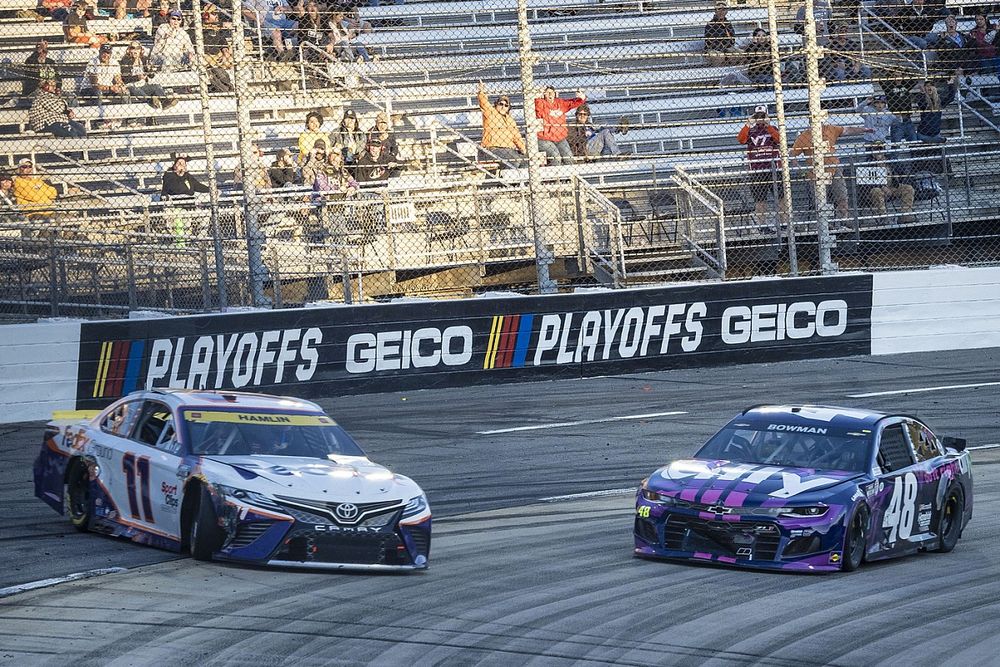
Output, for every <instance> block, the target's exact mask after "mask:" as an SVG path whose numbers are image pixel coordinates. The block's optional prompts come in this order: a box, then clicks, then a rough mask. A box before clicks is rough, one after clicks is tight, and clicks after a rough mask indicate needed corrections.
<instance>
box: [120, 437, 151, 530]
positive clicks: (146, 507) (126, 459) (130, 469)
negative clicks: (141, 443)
mask: <svg viewBox="0 0 1000 667" xmlns="http://www.w3.org/2000/svg"><path fill="white" fill-rule="evenodd" d="M122 471H123V472H124V473H125V484H126V485H127V486H128V509H129V513H130V514H131V515H132V518H133V519H140V520H141V519H142V517H140V516H139V503H138V502H136V498H135V481H136V480H135V478H136V477H138V478H139V487H140V492H141V495H142V513H143V515H144V516H145V517H146V521H147V522H148V523H156V521H154V520H153V503H151V502H150V501H149V457H148V456H140V457H139V458H136V456H135V454H133V453H132V452H126V453H125V455H124V456H123V457H122Z"/></svg>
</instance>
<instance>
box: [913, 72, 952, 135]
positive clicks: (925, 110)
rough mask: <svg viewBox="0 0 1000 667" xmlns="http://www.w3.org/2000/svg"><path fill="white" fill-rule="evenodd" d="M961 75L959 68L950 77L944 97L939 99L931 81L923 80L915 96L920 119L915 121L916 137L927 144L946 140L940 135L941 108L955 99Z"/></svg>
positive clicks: (938, 94) (936, 88)
mask: <svg viewBox="0 0 1000 667" xmlns="http://www.w3.org/2000/svg"><path fill="white" fill-rule="evenodd" d="M962 76H963V73H962V70H961V69H959V70H958V71H957V72H956V73H955V75H954V76H953V77H952V79H951V85H950V86H948V90H947V92H946V93H945V97H944V99H941V95H940V93H939V92H938V87H937V86H936V85H935V84H934V82H933V81H924V83H923V86H922V91H921V94H920V95H919V96H918V97H917V106H918V107H919V108H920V110H921V111H920V120H919V121H918V122H917V139H919V140H920V141H923V142H924V143H928V144H943V143H944V142H945V141H946V139H945V138H944V137H942V136H941V113H942V112H941V109H943V108H944V107H946V106H948V105H949V104H951V102H952V100H954V99H955V96H956V94H957V93H958V83H959V81H960V80H961V78H962Z"/></svg>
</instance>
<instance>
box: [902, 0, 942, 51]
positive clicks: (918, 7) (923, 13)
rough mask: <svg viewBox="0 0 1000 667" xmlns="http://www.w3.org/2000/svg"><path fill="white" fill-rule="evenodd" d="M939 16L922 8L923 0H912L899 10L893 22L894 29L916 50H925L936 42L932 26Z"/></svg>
mask: <svg viewBox="0 0 1000 667" xmlns="http://www.w3.org/2000/svg"><path fill="white" fill-rule="evenodd" d="M939 18H940V16H939V15H938V14H937V13H936V12H933V11H931V10H929V9H928V8H927V7H925V6H924V0H913V2H912V3H911V4H910V5H909V6H904V7H903V8H902V9H900V10H899V13H898V14H897V15H896V18H895V19H894V20H893V24H894V27H895V28H896V30H897V31H899V33H900V34H901V35H903V36H904V37H906V39H908V40H909V42H910V43H911V44H912V45H913V46H916V47H917V48H918V49H926V48H927V47H928V46H930V45H931V44H933V43H934V42H935V41H937V35H936V34H935V33H934V24H935V23H937V20H938V19H939Z"/></svg>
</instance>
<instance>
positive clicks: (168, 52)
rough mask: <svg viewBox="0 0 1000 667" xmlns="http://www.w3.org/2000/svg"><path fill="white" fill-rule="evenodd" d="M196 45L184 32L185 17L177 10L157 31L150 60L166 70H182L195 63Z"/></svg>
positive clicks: (172, 12)
mask: <svg viewBox="0 0 1000 667" xmlns="http://www.w3.org/2000/svg"><path fill="white" fill-rule="evenodd" d="M194 57H195V56H194V45H193V44H192V43H191V37H190V36H189V35H188V34H187V31H186V30H184V24H183V15H182V14H181V13H180V12H179V11H177V10H176V9H175V10H173V11H171V12H170V20H169V22H168V23H164V24H163V25H161V26H160V27H159V28H157V29H156V36H155V37H154V38H153V49H152V50H151V51H150V52H149V60H150V62H152V63H153V65H155V66H157V67H159V68H161V69H165V70H181V69H183V68H185V67H187V66H189V65H191V64H193V63H194Z"/></svg>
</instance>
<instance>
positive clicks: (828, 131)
mask: <svg viewBox="0 0 1000 667" xmlns="http://www.w3.org/2000/svg"><path fill="white" fill-rule="evenodd" d="M864 133H865V129H864V128H860V127H841V126H839V125H826V124H824V125H823V142H824V143H825V144H826V149H825V151H824V156H823V164H824V165H825V168H826V174H827V177H828V178H829V179H830V188H829V189H830V195H831V196H832V199H833V205H834V208H835V209H836V212H837V220H838V221H841V222H843V221H845V220H846V219H847V203H848V202H847V185H846V184H845V183H844V173H843V171H842V170H841V168H840V160H839V159H838V158H837V155H836V152H837V140H838V139H840V137H842V136H848V137H849V136H853V135H859V134H864ZM799 156H802V157H804V158H805V159H806V162H807V170H806V173H808V174H809V178H814V177H815V170H814V169H813V168H812V157H813V145H812V130H811V129H807V130H805V131H804V132H802V133H801V134H800V135H799V136H798V137H797V138H796V139H795V143H794V144H793V145H792V157H799Z"/></svg>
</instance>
